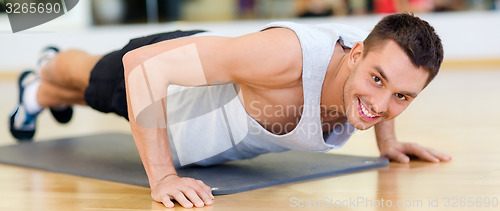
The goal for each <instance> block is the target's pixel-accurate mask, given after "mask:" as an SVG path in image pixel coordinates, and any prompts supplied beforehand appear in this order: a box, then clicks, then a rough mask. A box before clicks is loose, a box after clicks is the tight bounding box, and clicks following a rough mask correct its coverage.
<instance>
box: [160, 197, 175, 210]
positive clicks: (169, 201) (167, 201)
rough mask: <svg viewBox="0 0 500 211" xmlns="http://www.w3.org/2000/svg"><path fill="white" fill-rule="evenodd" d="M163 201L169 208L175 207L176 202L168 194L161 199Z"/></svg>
mask: <svg viewBox="0 0 500 211" xmlns="http://www.w3.org/2000/svg"><path fill="white" fill-rule="evenodd" d="M161 203H163V205H165V207H168V208H173V207H174V203H173V202H172V201H171V200H170V197H168V196H166V197H164V198H163V200H162V201H161Z"/></svg>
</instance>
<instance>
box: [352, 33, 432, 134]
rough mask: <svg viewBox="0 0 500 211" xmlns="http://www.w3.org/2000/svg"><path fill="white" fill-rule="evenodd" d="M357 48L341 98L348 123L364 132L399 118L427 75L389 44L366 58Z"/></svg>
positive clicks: (391, 43)
mask: <svg viewBox="0 0 500 211" xmlns="http://www.w3.org/2000/svg"><path fill="white" fill-rule="evenodd" d="M358 47H360V48H361V51H359V50H360V49H356V47H354V48H353V49H352V50H353V52H351V55H350V58H349V59H350V60H351V61H349V62H350V63H349V67H350V68H351V73H350V75H349V77H348V78H347V81H346V83H345V85H344V97H343V98H344V106H345V108H347V114H346V116H347V119H348V121H349V122H350V123H351V124H352V125H354V126H355V127H356V128H358V129H360V130H365V129H368V128H370V127H372V126H374V125H375V124H377V123H379V122H382V121H385V120H390V119H393V118H395V117H396V116H398V115H399V114H401V112H403V111H404V110H405V109H406V108H407V107H408V105H410V103H411V102H412V100H413V99H415V97H416V96H417V95H418V94H419V93H420V92H421V91H422V89H423V88H424V87H425V84H426V81H427V77H428V76H429V73H428V72H427V71H425V70H424V69H423V68H417V67H416V66H415V65H413V64H412V63H411V61H410V59H409V58H408V56H407V55H406V54H405V52H404V51H403V50H402V49H401V48H400V47H399V46H398V45H397V43H396V42H394V41H392V40H390V41H387V42H385V44H382V45H380V46H377V47H375V48H372V49H371V51H370V52H369V53H368V54H367V55H363V53H362V48H363V47H362V45H360V46H358ZM356 50H358V52H357V53H358V55H356Z"/></svg>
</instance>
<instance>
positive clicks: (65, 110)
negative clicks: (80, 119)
mask: <svg viewBox="0 0 500 211" xmlns="http://www.w3.org/2000/svg"><path fill="white" fill-rule="evenodd" d="M57 53H59V49H58V48H56V47H54V46H49V47H46V48H45V49H44V50H43V51H42V53H41V54H40V57H39V59H38V68H39V69H40V68H41V67H42V66H43V65H44V64H45V63H46V61H48V60H50V59H52V58H53V57H54V56H55V55H57ZM50 113H51V114H52V116H53V117H54V118H55V119H56V121H58V122H59V123H62V124H65V123H68V122H69V121H70V120H71V117H73V107H72V106H65V105H61V106H56V107H50Z"/></svg>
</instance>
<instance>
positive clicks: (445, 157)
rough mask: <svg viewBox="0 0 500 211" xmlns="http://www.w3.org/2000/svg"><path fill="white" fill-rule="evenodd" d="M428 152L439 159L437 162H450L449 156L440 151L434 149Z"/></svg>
mask: <svg viewBox="0 0 500 211" xmlns="http://www.w3.org/2000/svg"><path fill="white" fill-rule="evenodd" d="M429 152H430V153H432V154H433V155H434V156H436V157H437V158H439V160H441V161H450V160H451V156H449V155H447V154H444V153H442V152H440V151H437V150H434V149H429Z"/></svg>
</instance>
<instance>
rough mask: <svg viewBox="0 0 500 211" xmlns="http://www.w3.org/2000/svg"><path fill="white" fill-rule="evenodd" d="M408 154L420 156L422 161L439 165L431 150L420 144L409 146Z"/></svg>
mask: <svg viewBox="0 0 500 211" xmlns="http://www.w3.org/2000/svg"><path fill="white" fill-rule="evenodd" d="M407 150H408V153H410V154H412V155H416V156H418V157H419V158H420V159H423V160H426V161H430V162H434V163H438V162H439V159H438V158H437V157H436V156H434V155H433V154H431V153H430V152H429V149H427V148H426V147H422V146H420V145H418V144H415V143H411V144H408V145H407Z"/></svg>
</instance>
